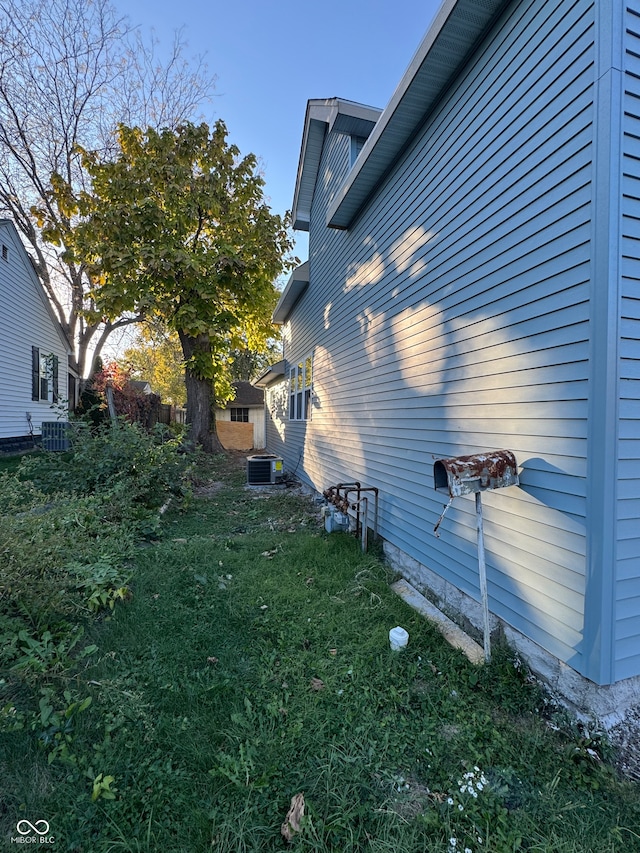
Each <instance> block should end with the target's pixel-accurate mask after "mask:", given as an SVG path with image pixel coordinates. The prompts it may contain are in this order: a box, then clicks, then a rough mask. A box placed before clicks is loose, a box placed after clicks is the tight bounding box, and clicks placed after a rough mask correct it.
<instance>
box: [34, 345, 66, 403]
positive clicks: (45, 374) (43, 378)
mask: <svg viewBox="0 0 640 853" xmlns="http://www.w3.org/2000/svg"><path fill="white" fill-rule="evenodd" d="M59 365H60V360H59V359H58V356H57V355H44V354H43V353H42V352H41V351H40V350H39V349H38V347H31V399H32V400H44V401H45V402H50V403H57V402H58V374H59Z"/></svg>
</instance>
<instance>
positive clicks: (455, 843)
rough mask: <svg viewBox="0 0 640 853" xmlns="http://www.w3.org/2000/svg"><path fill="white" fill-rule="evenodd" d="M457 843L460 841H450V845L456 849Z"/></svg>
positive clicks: (451, 839)
mask: <svg viewBox="0 0 640 853" xmlns="http://www.w3.org/2000/svg"><path fill="white" fill-rule="evenodd" d="M457 843H458V839H457V838H450V839H449V844H450V845H451V846H452V847H455V846H456V845H457Z"/></svg>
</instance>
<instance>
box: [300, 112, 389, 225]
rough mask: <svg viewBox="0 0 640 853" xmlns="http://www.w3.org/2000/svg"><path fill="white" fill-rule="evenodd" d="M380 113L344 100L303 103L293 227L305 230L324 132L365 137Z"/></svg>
mask: <svg viewBox="0 0 640 853" xmlns="http://www.w3.org/2000/svg"><path fill="white" fill-rule="evenodd" d="M381 112H382V111H381V110H379V109H376V108H375V107H369V106H366V105H365V104H358V103H356V102H355V101H347V100H345V99H344V98H313V99H310V100H309V101H308V102H307V109H306V113H305V119H304V130H303V134H302V146H301V149H300V159H299V162H298V173H297V178H296V186H295V191H294V196H293V206H292V208H291V212H292V214H291V215H292V221H293V228H294V229H295V230H296V231H308V230H309V222H310V218H311V202H312V200H313V193H314V190H315V186H316V179H317V177H318V170H319V168H320V158H321V156H322V146H323V144H324V137H325V133H326V132H327V130H331V129H332V128H333V127H334V126H335V127H336V129H338V130H339V132H341V133H348V132H352V133H354V134H355V135H361V136H368V135H369V133H370V132H371V129H372V128H373V126H374V125H375V122H376V121H377V120H378V117H379V116H380V113H381Z"/></svg>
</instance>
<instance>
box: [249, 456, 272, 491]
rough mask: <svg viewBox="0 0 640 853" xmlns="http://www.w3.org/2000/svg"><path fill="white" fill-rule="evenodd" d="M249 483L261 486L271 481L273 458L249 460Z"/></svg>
mask: <svg viewBox="0 0 640 853" xmlns="http://www.w3.org/2000/svg"><path fill="white" fill-rule="evenodd" d="M247 475H248V480H249V483H250V484H251V485H252V486H260V485H264V484H267V485H268V484H270V483H271V460H270V459H266V460H261V461H259V460H255V459H252V460H250V462H249V467H248V471H247Z"/></svg>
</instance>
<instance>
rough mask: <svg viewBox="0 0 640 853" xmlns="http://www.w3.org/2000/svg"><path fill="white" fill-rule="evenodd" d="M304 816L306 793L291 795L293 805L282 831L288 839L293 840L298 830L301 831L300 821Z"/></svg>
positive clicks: (281, 828)
mask: <svg viewBox="0 0 640 853" xmlns="http://www.w3.org/2000/svg"><path fill="white" fill-rule="evenodd" d="M303 817H304V794H296V795H295V796H294V797H291V806H290V807H289V811H288V812H287V816H286V817H285V819H284V822H283V824H282V826H281V827H280V832H281V833H282V835H283V836H284V838H285V840H286V841H292V840H293V836H294V835H295V834H296V832H300V821H301V820H302V818H303Z"/></svg>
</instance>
